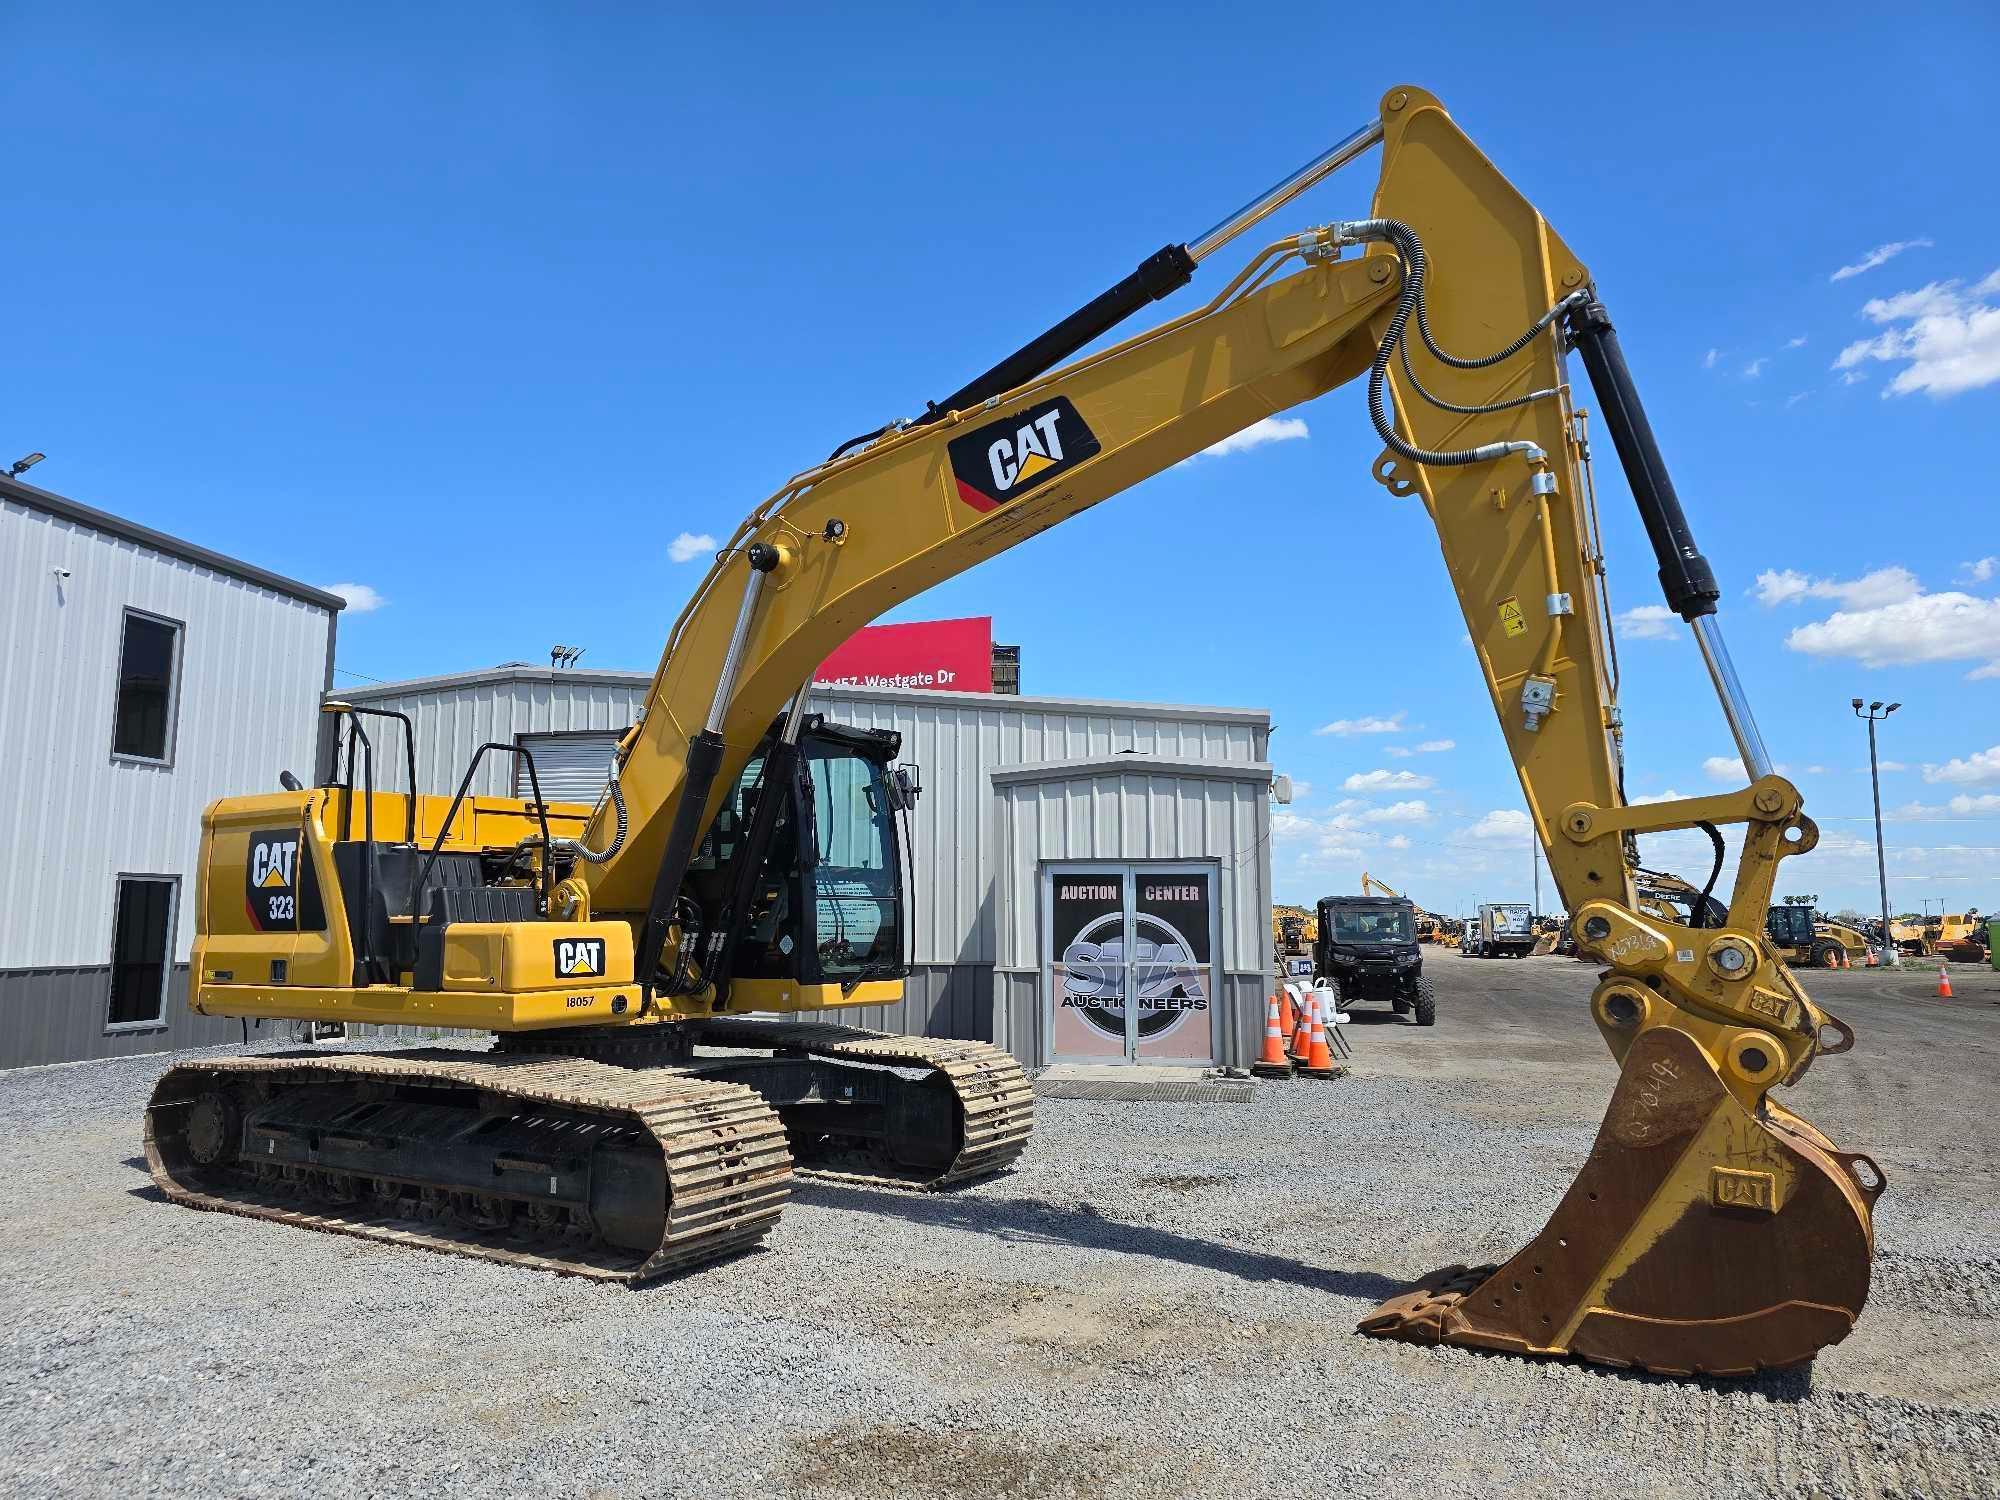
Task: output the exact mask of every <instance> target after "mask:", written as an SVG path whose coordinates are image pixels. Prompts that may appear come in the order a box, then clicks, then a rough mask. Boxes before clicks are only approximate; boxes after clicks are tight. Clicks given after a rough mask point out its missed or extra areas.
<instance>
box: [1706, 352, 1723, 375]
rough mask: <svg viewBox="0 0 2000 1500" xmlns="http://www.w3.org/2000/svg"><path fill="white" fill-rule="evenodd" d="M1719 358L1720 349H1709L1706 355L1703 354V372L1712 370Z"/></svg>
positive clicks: (1720, 354) (1720, 355)
mask: <svg viewBox="0 0 2000 1500" xmlns="http://www.w3.org/2000/svg"><path fill="white" fill-rule="evenodd" d="M1721 358H1722V351H1721V350H1720V349H1711V350H1709V351H1708V353H1706V354H1704V355H1703V356H1702V357H1701V367H1702V368H1703V369H1704V370H1713V369H1714V368H1715V366H1716V362H1717V361H1718V360H1720V359H1721Z"/></svg>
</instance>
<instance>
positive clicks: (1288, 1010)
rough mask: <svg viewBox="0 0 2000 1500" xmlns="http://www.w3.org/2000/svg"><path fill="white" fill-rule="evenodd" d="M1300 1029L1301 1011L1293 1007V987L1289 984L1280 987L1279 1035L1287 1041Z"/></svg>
mask: <svg viewBox="0 0 2000 1500" xmlns="http://www.w3.org/2000/svg"><path fill="white" fill-rule="evenodd" d="M1298 1029H1299V1013H1298V1012H1297V1011H1296V1010H1294V1009H1292V987H1291V986H1290V985H1289V984H1286V985H1280V986H1279V987H1278V1035H1279V1036H1281V1037H1284V1038H1285V1039H1286V1040H1287V1041H1289V1040H1290V1039H1291V1036H1292V1033H1293V1032H1295V1031H1297V1030H1298Z"/></svg>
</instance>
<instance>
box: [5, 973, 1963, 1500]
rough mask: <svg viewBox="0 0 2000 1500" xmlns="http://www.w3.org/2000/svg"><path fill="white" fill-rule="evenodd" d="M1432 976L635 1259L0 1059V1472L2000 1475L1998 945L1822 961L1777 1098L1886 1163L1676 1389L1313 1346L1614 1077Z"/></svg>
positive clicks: (1566, 1020) (392, 1478) (879, 1486)
mask: <svg viewBox="0 0 2000 1500" xmlns="http://www.w3.org/2000/svg"><path fill="white" fill-rule="evenodd" d="M1432 969H1433V971H1434V972H1435V974H1436V976H1437V978H1438V984H1439V990H1440V1003H1439V1011H1440V1020H1439V1024H1438V1026H1437V1027H1436V1028H1434V1029H1431V1030H1419V1029H1417V1028H1415V1027H1412V1026H1408V1025H1406V1024H1403V1023H1401V1022H1399V1021H1396V1020H1394V1019H1392V1018H1390V1017H1388V1016H1386V1015H1384V1014H1373V1013H1369V1012H1367V1011H1363V1012H1362V1013H1361V1014H1359V1015H1357V1018H1356V1021H1355V1024H1354V1025H1353V1026H1351V1027H1350V1028H1349V1032H1350V1035H1351V1036H1352V1038H1353V1041H1354V1044H1355V1050H1356V1058H1355V1062H1354V1072H1353V1075H1352V1076H1351V1077H1349V1078H1347V1079H1344V1080H1342V1081H1339V1082H1336V1083H1304V1082H1300V1083H1292V1084H1268V1085H1260V1086H1259V1088H1258V1089H1257V1091H1256V1096H1255V1098H1254V1099H1253V1101H1252V1102H1250V1103H1248V1104H1231V1105H1213V1106H1195V1105H1174V1104H1133V1103H1096V1102H1088V1101H1071V1100H1049V1101H1045V1102H1043V1103H1041V1104H1040V1105H1039V1106H1038V1118H1037V1126H1036V1135H1035V1142H1034V1144H1033V1146H1031V1148H1030V1150H1029V1154H1028V1155H1027V1157H1026V1158H1024V1161H1023V1165H1022V1166H1021V1168H1020V1169H1019V1170H1017V1171H1015V1172H1013V1173H1011V1174H1009V1175H1007V1176H1005V1177H1002V1178H999V1179H997V1180H993V1181H989V1182H986V1183H982V1184H979V1185H978V1186H976V1187H973V1188H971V1189H968V1190H963V1191H960V1192H957V1193H953V1194H949V1195H944V1196H938V1197H912V1196H902V1195H894V1194H883V1193H872V1192H864V1191H859V1190H854V1189H844V1188H836V1187H826V1186H807V1187H804V1188H802V1189H801V1190H800V1191H799V1192H798V1194H797V1195H796V1197H795V1199H794V1201H793V1203H792V1205H791V1207H790V1208H788V1209H787V1211H786V1215H785V1219H784V1222H783V1224H782V1225H781V1226H780V1228H779V1229H778V1230H777V1231H776V1232H775V1233H774V1234H773V1235H772V1236H771V1237H770V1239H769V1240H768V1241H767V1242H766V1248H765V1249H763V1250H761V1251H758V1252H755V1253H752V1254H749V1255H746V1256H743V1257H740V1258H738V1259H736V1260H734V1261H731V1262H729V1263H726V1264H723V1265H719V1266H713V1267H710V1268H707V1269H705V1270H702V1271H699V1272H696V1273H695V1274H693V1275H691V1276H688V1277H685V1278H682V1279H680V1280H677V1281H673V1282H668V1283H665V1284H655V1285H653V1286H651V1287H648V1288H644V1289H640V1290H636V1291H628V1290H621V1289H616V1288H609V1287H604V1286H599V1285H596V1284H593V1283H589V1282H583V1281H578V1280H572V1279H569V1278H564V1277H556V1276H549V1275H545V1274H540V1273H535V1272H529V1271H521V1270H515V1269H511V1268H507V1267H502V1266H495V1265H488V1264H484V1263H480V1262H475V1261H467V1260H461V1259H458V1258H455V1257H447V1256H441V1255H432V1254H425V1253H422V1252H417V1251H409V1250H398V1249H393V1248H390V1247H385V1246H376V1245H373V1244H369V1243H366V1242H362V1241H357V1240H351V1239H346V1238H340V1237H335V1236H326V1235H314V1234H310V1233H305V1232H302V1231H299V1230H295V1229H288V1228H283V1227H280V1226H276V1225H266V1224H259V1223H254V1222H251V1221H248V1220H243V1219H236V1218H231V1217H226V1216H222V1215H213V1214H197V1213H193V1212H190V1211H188V1210H186V1209H182V1208H177V1207H174V1206H172V1205H169V1204H167V1203H165V1202H164V1201H163V1200H162V1199H161V1198H160V1197H159V1195H158V1194H157V1192H155V1190H154V1189H153V1188H152V1186H151V1184H150V1181H149V1179H148V1177H147V1175H146V1172H145V1167H144V1163H143V1161H142V1159H141V1158H140V1155H139V1150H138V1143H139V1123H138V1122H139V1115H140V1111H141V1108H142V1106H143V1103H144V1100H145V1097H146V1094H147V1091H148V1090H149V1088H150V1087H151V1085H152V1082H153V1080H154V1079H155V1077H157V1075H158V1074H159V1072H160V1070H161V1069H162V1067H163V1066H164V1065H165V1060H164V1059H144V1058H141V1059H132V1060H126V1061H120V1062H111V1063H101V1064H92V1065H88V1066H82V1067H74V1068H56V1069H42V1070H32V1071H26V1072H21V1073H15V1074H10V1075H4V1076H0V1161H4V1163H5V1172H4V1175H0V1226H3V1227H0V1280H3V1281H4V1284H5V1286H6V1288H7V1292H8V1296H7V1308H8V1316H7V1319H6V1323H5V1327H4V1329H0V1492H4V1493H6V1494H9V1495H15V1494H18V1495H24V1496H42V1495H97V1494H117V1495H120V1496H144V1495H164V1494H188V1493H204V1494H207V1493H214V1494H227V1495H292V1494H311V1495H314V1496H316V1497H323V1500H325V1497H336V1496H347V1495H375V1494H388V1493H403V1492H414V1493H423V1494H426V1495H437V1496H452V1495H461V1494H464V1495H480V1496H490V1495H493V1494H509V1495H537V1496H539V1495H562V1496H600V1495H628V1494H646V1495H689V1496H739V1495H740V1496H749V1495H800V1496H819V1495H825V1496H849V1495H867V1496H877V1495H879V1496H885V1497H886V1496H907V1495H918V1494H924V1495H940V1496H954V1497H957V1496H964V1497H992V1496H1017V1495H1023V1496H1024V1495H1056V1496H1060V1495H1078V1496H1085V1495H1089V1496H1096V1495H1106V1496H1154V1495H1200V1496H1234V1495H1243V1496H1252V1495H1256V1496H1269V1495H1289V1494H1309V1493H1339V1492H1344V1491H1349V1490H1358V1491H1361V1492H1366V1493H1395V1494H1423V1495H1425V1496H1427V1497H1432V1496H1459V1495H1464V1496H1481V1497H1484V1496H1488V1495H1492V1494H1496V1493H1511V1494H1543V1493H1549V1494H1562V1495H1565V1496H1574V1495H1580V1494H1581V1495H1594V1494H1614V1493H1615V1494H1620V1495H1627V1496H1629V1495H1649V1496H1650V1495H1672V1496H1678V1495H1687V1496H1695V1495H1717V1494H1726V1495H1735V1494H1746V1495H1747V1494H1773V1493H1783V1494H1794V1493H1797V1494H1807V1493H1810V1494H1814V1495H1822V1494H1856V1495H1859V1494H1882V1493H1894V1494H1911V1495H1914V1494H1923V1495H1940V1496H1942V1495H1974V1494H1996V1493H2000V1350H1996V1349H1995V1347H1994V1343H1993V1337H1994V1334H1995V1332H1996V1319H2000V1212H1996V1208H2000V1183H1996V1179H1995V1174H1994V1166H1993V1158H1992V1147H1993V1144H1994V1139H1995V1136H1996V1133H2000V1126H1996V1124H1995V1116H1996V1109H1995V1105H1996V1103H1997V1102H2000V1081H1996V1080H2000V1070H1997V1069H1996V1052H2000V1005H1996V1003H1995V1002H2000V975H1995V974H1992V973H1990V972H1984V971H1976V970H1972V969H1969V968H1965V967H1962V966H1955V967H1954V970H1953V980H1954V983H1955V984H1956V986H1957V990H1958V995H1959V998H1958V999H1957V1000H1956V1001H1953V1002H1949V1003H1940V1002H1938V1001H1936V1000H1934V999H1932V998H1930V996H1929V990H1930V988H1931V986H1933V985H1934V984H1935V975H1934V974H1933V975H1929V976H1925V975H1921V974H1919V975H1905V976H1887V975H1878V974H1875V973H1871V972H1868V971H1857V972H1854V973H1847V974H1832V975H1821V976H1816V977H1815V980H1814V983H1813V985H1812V988H1813V989H1814V992H1815V994H1816V995H1818V996H1819V998H1821V1000H1822V1001H1823V1002H1824V1003H1825V1004H1827V1005H1828V1006H1829V1007H1830V1008H1832V1009H1833V1010H1835V1011H1836V1012H1838V1013H1839V1014H1841V1015H1842V1016H1843V1018H1844V1019H1846V1020H1847V1021H1849V1022H1850V1023H1851V1024H1852V1025H1853V1026H1854V1027H1855V1029H1856V1030H1857V1031H1858V1032H1859V1033H1860V1037H1861V1041H1860V1045H1859V1047H1858V1048H1857V1050H1856V1051H1855V1052H1854V1053H1851V1054H1849V1055H1848V1056H1846V1057H1841V1058H1829V1059H1825V1060H1823V1061H1822V1062H1821V1063H1820V1064H1819V1066H1818V1067H1817V1068H1816V1069H1815V1070H1814V1072H1813V1074H1812V1076H1811V1077H1810V1078H1809V1079H1808V1080H1807V1081H1806V1083H1805V1084H1804V1085H1803V1086H1802V1087H1801V1088H1799V1089H1796V1090H1793V1091H1791V1093H1790V1095H1789V1096H1788V1102H1789V1103H1791V1104H1792V1105H1793V1106H1794V1107H1795V1108H1798V1109H1799V1110H1801V1111H1802V1112H1803V1113H1805V1114H1806V1115H1807V1116H1808V1117H1809V1118H1811V1119H1812V1120H1814V1121H1815V1123H1817V1124H1819V1125H1820V1126H1821V1127H1822V1128H1824V1129H1826V1130H1827V1131H1828V1132H1829V1133H1830V1134H1831V1135H1833V1137H1834V1138H1835V1139H1836V1141H1838V1142H1839V1143H1840V1144H1842V1145H1844V1146H1847V1147H1848V1148H1849V1149H1858V1150H1866V1151H1869V1152H1870V1153H1872V1154H1873V1155H1874V1156H1875V1157H1876V1159H1877V1160H1878V1161H1880V1162H1881V1164H1882V1166H1883V1167H1884V1169H1885V1170H1886V1172H1887V1173H1888V1177H1889V1192H1888V1194H1887V1195H1886V1196H1885V1197H1884V1198H1883V1200H1882V1202H1881V1205H1880V1208H1879V1212H1878V1217H1877V1233H1878V1239H1879V1244H1880V1251H1881V1253H1880V1256H1879V1258H1878V1261H1877V1274H1876V1283H1875V1292H1874V1295H1873V1296H1872V1297H1871V1300H1870V1303H1869V1306H1868V1310H1867V1312H1866V1313H1865V1315H1864V1316H1863V1318H1862V1321H1861V1324H1860V1326H1859V1328H1858V1329H1857V1330H1856V1332H1855V1333H1854V1335H1853V1336H1852V1337H1850V1338H1849V1339H1848V1340H1847V1341H1846V1342H1845V1343H1843V1344H1841V1345H1839V1346H1837V1347H1835V1348H1834V1349H1832V1350H1830V1351H1829V1352H1828V1353H1827V1354H1826V1355H1825V1356H1824V1357H1822V1358H1821V1359H1820V1360H1819V1361H1818V1362H1817V1364H1816V1365H1815V1366H1814V1367H1813V1368H1812V1369H1811V1370H1810V1371H1806V1372H1787V1373H1784V1374H1781V1375H1775V1376H1769V1377H1765V1378H1763V1379H1760V1380H1758V1381H1754V1382H1747V1383H1741V1382H1739V1383H1724V1382H1700V1383H1691V1382H1676V1381H1666V1380H1658V1379H1653V1378H1650V1377H1644V1376H1635V1375H1627V1374H1618V1373H1614V1372H1608V1371H1602V1370H1595V1369H1590V1368H1586V1367H1583V1366H1578V1365H1570V1364H1558V1363H1543V1362H1528V1361H1522V1360H1517V1359H1511V1358H1506V1357H1502V1356H1492V1355H1480V1354H1474V1353H1469V1352H1465V1351H1459V1350H1442V1349H1431V1350H1427V1349H1419V1348H1415V1347H1412V1346H1406V1345H1396V1344H1385V1343H1380V1342H1376V1341H1374V1340H1369V1339H1363V1338H1361V1337H1359V1336H1357V1335H1356V1334H1354V1332H1353V1331H1352V1330H1353V1325H1354V1321H1355V1319H1356V1318H1358V1317H1359V1316H1360V1315H1361V1314H1362V1313H1364V1312H1365V1311H1367V1310H1368V1308H1369V1307H1370V1306H1372V1305H1373V1304H1374V1303H1375V1302H1376V1301H1378V1300H1379V1299H1381V1298H1382V1297H1385V1296H1388V1295H1390V1294H1392V1293H1394V1292H1396V1291H1399V1290H1401V1289H1402V1287H1403V1285H1404V1284H1405V1282H1406V1281H1408V1280H1409V1279H1410V1278H1412V1277H1413V1276H1415V1275H1417V1274H1420V1273H1421V1272H1423V1271H1426V1270H1428V1269H1430V1268H1432V1267H1433V1266H1435V1265H1439V1264H1442V1263H1445V1262H1448V1261H1452V1260H1460V1259H1463V1260H1478V1259H1481V1258H1489V1259H1498V1258H1502V1257H1504V1256H1505V1255H1507V1254H1508V1253H1510V1252H1511V1250H1512V1249H1513V1248H1514V1247H1515V1246H1516V1245H1517V1244H1518V1243H1519V1242H1521V1241H1522V1240H1525V1239H1526V1238H1527V1237H1528V1236H1529V1235H1531V1234H1532V1233H1533V1232H1534V1231H1535V1230H1536V1229H1538V1228H1539V1227H1540V1225H1541V1222H1542V1220H1543V1219H1544V1217H1546V1215H1547V1212H1548V1210H1549V1209H1550V1207H1551V1206H1552V1205H1553V1204H1554V1202H1555V1199H1556V1197H1557V1196H1558V1194H1559V1193H1560V1191H1561V1190H1562V1188H1563V1187H1564V1185H1565V1184H1566V1183H1567V1182H1568V1180H1569V1177H1570V1175H1571V1173H1572V1172H1573V1170H1574V1169H1575V1167H1576V1165H1577V1164H1578V1162H1579V1161H1580V1160H1581V1158H1582V1156H1583V1154H1584V1152H1585V1150H1586V1149H1587V1147H1588V1145H1589V1142H1590V1139H1591V1137H1592V1135H1593V1133H1594V1131H1595V1128H1596V1122H1597V1117H1598V1114H1599V1112H1600V1111H1601V1109H1602V1107H1603V1104H1604V1101H1605V1099H1606V1098H1607V1096H1608V1094H1609V1092H1610V1088H1611V1083H1612V1080H1613V1070H1612V1068H1611V1065H1610V1062H1609V1059H1608V1058H1607V1057H1606V1056H1605V1055H1604V1053H1603V1050H1602V1047H1601V1045H1600V1044H1599V1042H1598V1041H1597V1038H1596V1034H1595V1032H1594V1030H1593V1029H1592V1028H1591V1026H1590V1025H1589V1022H1588V1018H1587V1016H1586V1015H1585V1013H1584V1008H1583V1004H1584V999H1585V997H1586V996H1587V994H1588V992H1589V988H1590V985H1591V982H1592V976H1591V973H1590V971H1589V970H1587V969H1585V968H1584V967H1582V966H1580V965H1576V964H1573V963H1570V962H1568V961H1566V960H1560V959H1530V960H1526V961H1523V962H1514V963H1508V962H1493V961H1487V962H1481V961H1478V960H1471V959H1461V958H1457V957H1456V956H1452V955H1441V956H1440V957H1438V958H1437V959H1434V960H1433V962H1432Z"/></svg>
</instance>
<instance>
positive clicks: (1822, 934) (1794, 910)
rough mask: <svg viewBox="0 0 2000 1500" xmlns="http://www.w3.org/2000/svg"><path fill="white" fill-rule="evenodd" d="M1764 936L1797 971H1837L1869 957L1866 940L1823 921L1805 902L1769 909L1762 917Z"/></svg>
mask: <svg viewBox="0 0 2000 1500" xmlns="http://www.w3.org/2000/svg"><path fill="white" fill-rule="evenodd" d="M1764 935H1765V937H1767V938H1768V939H1769V940H1770V943H1771V946H1772V947H1773V948H1774V949H1776V950H1777V952H1778V955H1779V956H1780V957H1781V958H1783V959H1784V960H1785V962H1786V963H1788V964H1793V965H1796V966H1797V967H1800V968H1807V967H1810V968H1815V969H1838V968H1840V967H1842V966H1843V965H1846V964H1856V963H1863V962H1865V961H1866V960H1867V957H1868V939H1867V938H1865V937H1863V936H1862V935H1861V934H1860V933H1859V932H1857V931H1856V930H1855V929H1854V928H1852V927H1849V926H1847V925H1846V924H1845V923H1843V922H1835V921H1832V920H1830V919H1828V918H1826V917H1822V916H1821V915H1820V914H1819V913H1818V911H1817V910H1815V909H1814V908H1813V907H1812V906H1811V905H1810V904H1808V903H1806V902H1800V901H1787V902H1785V903H1784V904H1783V905H1781V906H1774V907H1772V908H1771V909H1770V911H1769V912H1767V913H1766V914H1765V917H1764Z"/></svg>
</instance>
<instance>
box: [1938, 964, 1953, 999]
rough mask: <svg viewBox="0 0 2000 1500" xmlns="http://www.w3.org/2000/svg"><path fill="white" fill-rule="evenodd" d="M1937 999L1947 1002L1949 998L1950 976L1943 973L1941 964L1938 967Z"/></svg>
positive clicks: (1943, 969)
mask: <svg viewBox="0 0 2000 1500" xmlns="http://www.w3.org/2000/svg"><path fill="white" fill-rule="evenodd" d="M1937 997H1938V999H1940V1000H1949V999H1950V998H1951V975H1949V974H1947V973H1946V972H1945V968H1944V965H1943V964H1939V965H1938V993H1937Z"/></svg>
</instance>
